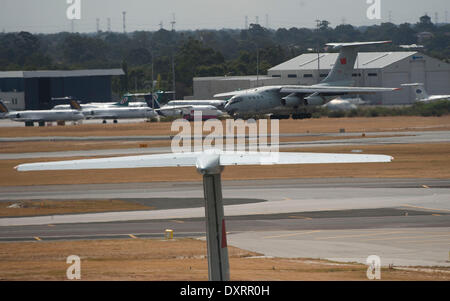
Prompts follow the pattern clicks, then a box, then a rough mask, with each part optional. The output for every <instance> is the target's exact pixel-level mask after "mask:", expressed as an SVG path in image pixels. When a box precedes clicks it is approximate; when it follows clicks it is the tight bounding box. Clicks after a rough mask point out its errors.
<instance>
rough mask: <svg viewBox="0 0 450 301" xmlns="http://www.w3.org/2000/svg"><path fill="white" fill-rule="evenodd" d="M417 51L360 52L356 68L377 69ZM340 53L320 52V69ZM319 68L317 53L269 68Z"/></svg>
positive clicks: (324, 67) (271, 69)
mask: <svg viewBox="0 0 450 301" xmlns="http://www.w3.org/2000/svg"><path fill="white" fill-rule="evenodd" d="M416 54H418V52H416V51H400V52H359V53H358V59H357V60H356V62H355V69H377V68H383V67H386V66H388V65H391V64H393V63H395V62H398V61H400V60H403V59H405V58H407V57H410V56H412V55H416ZM338 55H339V53H319V60H320V61H319V63H320V69H331V68H332V67H333V65H334V63H335V61H336V59H337V57H338ZM311 69H313V70H314V69H315V70H317V53H306V54H302V55H299V56H297V57H295V58H293V59H291V60H289V61H286V62H284V63H281V64H279V65H277V66H275V67H272V68H270V69H269V72H270V71H286V70H296V71H298V70H311Z"/></svg>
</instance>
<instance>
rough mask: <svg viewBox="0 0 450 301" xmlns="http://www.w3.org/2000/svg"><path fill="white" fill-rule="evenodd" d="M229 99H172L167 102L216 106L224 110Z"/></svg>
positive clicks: (171, 103) (171, 104) (176, 104)
mask: <svg viewBox="0 0 450 301" xmlns="http://www.w3.org/2000/svg"><path fill="white" fill-rule="evenodd" d="M226 103H227V101H226V100H219V99H208V100H203V99H202V100H171V101H169V102H168V103H167V105H168V106H214V107H216V108H217V109H219V110H222V109H223V108H224V107H225V105H226Z"/></svg>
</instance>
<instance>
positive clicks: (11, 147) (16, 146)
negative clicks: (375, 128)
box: [0, 134, 402, 154]
mask: <svg viewBox="0 0 450 301" xmlns="http://www.w3.org/2000/svg"><path fill="white" fill-rule="evenodd" d="M401 136H402V135H378V136H376V137H377V138H386V137H401ZM362 137H369V135H365V134H364V136H363V135H362V134H361V135H360V136H326V137H321V136H305V137H280V138H279V142H305V141H319V140H320V141H322V140H344V139H345V140H348V139H360V138H362ZM233 141H234V145H236V144H237V143H238V141H237V139H234V140H233ZM212 142H213V145H214V144H215V141H212ZM270 142H271V139H270V136H269V137H268V139H267V143H270ZM191 143H192V145H193V144H194V142H193V140H192V141H191ZM245 143H246V144H247V145H248V143H249V140H248V139H245ZM223 144H224V147H225V146H226V141H225V139H224V141H223ZM170 146H171V140H156V141H155V140H150V141H149V140H141V141H87V140H86V141H20V142H2V143H1V144H0V153H3V154H8V153H33V152H61V151H82V150H103V149H128V148H151V147H170Z"/></svg>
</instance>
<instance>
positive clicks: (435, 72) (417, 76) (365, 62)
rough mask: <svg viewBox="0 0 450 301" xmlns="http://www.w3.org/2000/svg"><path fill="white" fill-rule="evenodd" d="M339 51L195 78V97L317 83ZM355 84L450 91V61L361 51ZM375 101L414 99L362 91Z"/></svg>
mask: <svg viewBox="0 0 450 301" xmlns="http://www.w3.org/2000/svg"><path fill="white" fill-rule="evenodd" d="M337 56H338V53H319V54H318V53H307V54H302V55H300V56H297V57H295V58H293V59H291V60H289V61H286V62H284V63H282V64H280V65H277V66H274V67H273V68H271V69H269V70H268V74H267V75H264V76H259V77H256V76H254V75H252V76H247V77H246V76H238V77H234V76H231V77H206V78H194V95H193V97H192V98H195V99H207V98H211V97H212V96H213V95H214V94H217V93H223V92H228V91H234V90H238V89H248V88H253V87H257V86H268V85H313V84H317V83H319V82H320V81H321V80H322V79H324V78H325V77H326V76H327V74H328V72H329V71H330V70H331V68H332V67H333V65H334V63H335V61H336V59H337ZM353 78H354V80H355V86H360V87H400V85H401V84H404V83H424V84H425V88H426V89H427V91H428V92H429V93H430V94H449V93H450V64H448V63H445V62H443V61H440V60H438V59H435V58H431V57H429V56H427V55H424V54H421V53H419V52H416V51H409V52H360V53H359V54H358V58H357V60H356V63H355V71H354V73H353ZM361 97H362V98H364V99H365V100H367V101H369V102H370V103H372V104H383V105H402V104H410V103H412V102H414V99H415V96H414V95H413V94H412V91H411V90H410V89H402V90H400V91H395V92H390V93H379V94H373V95H361Z"/></svg>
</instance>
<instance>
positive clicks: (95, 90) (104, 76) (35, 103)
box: [0, 69, 124, 110]
mask: <svg viewBox="0 0 450 301" xmlns="http://www.w3.org/2000/svg"><path fill="white" fill-rule="evenodd" d="M120 75H124V72H123V70H122V69H90V70H39V71H1V72H0V99H2V100H3V101H5V102H6V103H7V105H8V108H9V109H11V110H40V109H51V108H52V107H53V106H55V105H56V104H62V103H68V102H67V101H66V102H64V101H55V100H52V98H61V97H67V96H70V97H75V98H76V99H78V100H80V101H81V102H91V101H95V102H106V101H111V99H112V95H111V93H112V92H111V80H112V76H120Z"/></svg>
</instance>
